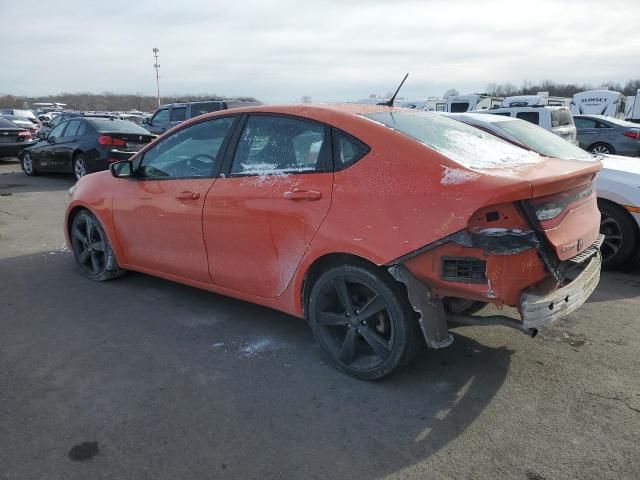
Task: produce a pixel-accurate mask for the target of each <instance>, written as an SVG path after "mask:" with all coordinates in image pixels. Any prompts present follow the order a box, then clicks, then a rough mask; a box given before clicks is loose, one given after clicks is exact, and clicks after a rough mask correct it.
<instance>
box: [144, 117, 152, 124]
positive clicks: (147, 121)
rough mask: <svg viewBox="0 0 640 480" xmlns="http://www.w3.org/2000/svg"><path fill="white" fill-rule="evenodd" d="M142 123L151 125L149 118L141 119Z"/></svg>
mask: <svg viewBox="0 0 640 480" xmlns="http://www.w3.org/2000/svg"><path fill="white" fill-rule="evenodd" d="M142 124H143V125H151V119H150V118H143V119H142Z"/></svg>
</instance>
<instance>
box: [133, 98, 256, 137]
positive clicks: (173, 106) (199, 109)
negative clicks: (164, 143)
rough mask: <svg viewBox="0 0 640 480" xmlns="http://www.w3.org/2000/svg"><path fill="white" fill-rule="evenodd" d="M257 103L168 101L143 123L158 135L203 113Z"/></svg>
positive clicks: (237, 101) (244, 101) (238, 101)
mask: <svg viewBox="0 0 640 480" xmlns="http://www.w3.org/2000/svg"><path fill="white" fill-rule="evenodd" d="M257 105H260V103H259V102H251V101H246V100H209V101H203V102H180V103H170V104H167V105H162V106H161V107H160V108H158V110H156V111H155V113H154V114H153V116H152V117H151V118H150V119H149V120H148V121H147V122H146V123H145V124H144V127H145V128H146V129H147V130H149V131H150V132H151V133H155V134H157V135H160V134H162V133H164V132H166V131H167V130H169V129H170V128H173V127H175V126H176V125H178V124H180V123H182V122H184V121H185V120H189V119H191V118H194V117H197V116H200V115H204V114H205V113H211V112H217V111H220V110H227V109H229V108H238V107H251V106H257Z"/></svg>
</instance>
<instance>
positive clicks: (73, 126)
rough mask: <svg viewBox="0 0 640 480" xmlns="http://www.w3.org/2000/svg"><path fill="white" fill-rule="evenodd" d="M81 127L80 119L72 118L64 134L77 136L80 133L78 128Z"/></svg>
mask: <svg viewBox="0 0 640 480" xmlns="http://www.w3.org/2000/svg"><path fill="white" fill-rule="evenodd" d="M79 127H80V120H71V121H70V122H69V124H68V125H67V129H66V130H65V131H64V136H65V138H66V137H75V136H76V135H77V134H78V128H79Z"/></svg>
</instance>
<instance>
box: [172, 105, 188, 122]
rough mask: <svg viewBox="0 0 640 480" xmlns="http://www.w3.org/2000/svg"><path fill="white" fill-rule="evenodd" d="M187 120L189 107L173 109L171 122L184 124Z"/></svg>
mask: <svg viewBox="0 0 640 480" xmlns="http://www.w3.org/2000/svg"><path fill="white" fill-rule="evenodd" d="M185 118H187V107H176V108H172V109H171V121H172V122H183V121H184V119H185Z"/></svg>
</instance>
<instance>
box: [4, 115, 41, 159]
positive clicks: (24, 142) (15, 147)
mask: <svg viewBox="0 0 640 480" xmlns="http://www.w3.org/2000/svg"><path fill="white" fill-rule="evenodd" d="M34 143H35V140H34V139H33V137H32V136H31V132H30V131H29V130H27V129H26V128H23V127H20V126H18V125H16V124H15V123H13V122H12V121H11V120H8V119H7V118H6V117H0V158H6V157H17V156H18V154H19V153H20V152H21V151H22V150H23V149H24V148H26V147H29V146H31V145H33V144H34Z"/></svg>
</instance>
